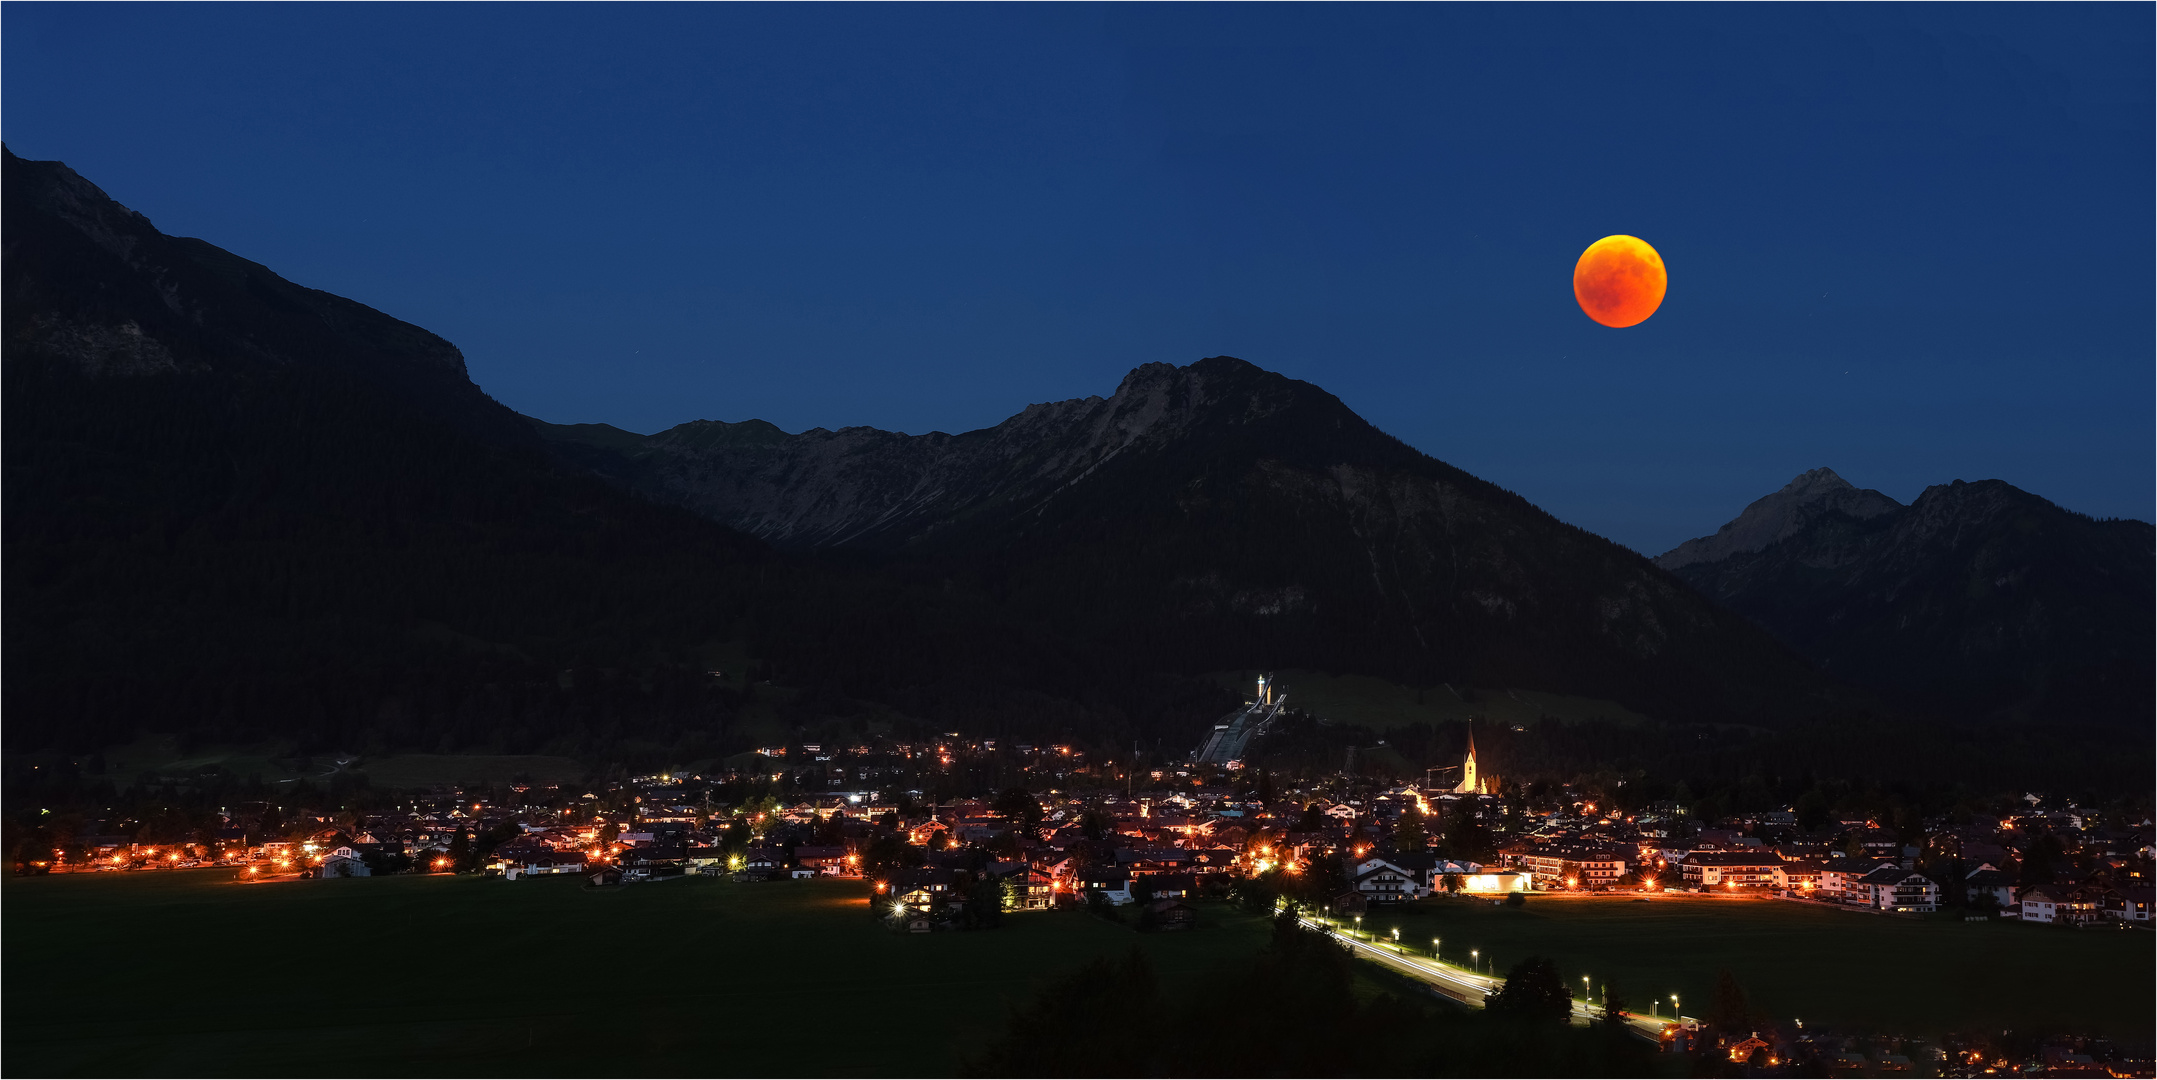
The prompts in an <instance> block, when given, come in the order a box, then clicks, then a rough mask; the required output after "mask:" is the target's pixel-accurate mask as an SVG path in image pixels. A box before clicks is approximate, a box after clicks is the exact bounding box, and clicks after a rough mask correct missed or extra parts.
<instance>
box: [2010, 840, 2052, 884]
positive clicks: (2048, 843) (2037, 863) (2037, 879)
mask: <svg viewBox="0 0 2157 1080" xmlns="http://www.w3.org/2000/svg"><path fill="white" fill-rule="evenodd" d="M2060 853H2061V848H2060V841H2059V839H2058V838H2057V837H2055V836H2053V835H2052V834H2050V833H2046V834H2045V835H2043V836H2040V837H2038V838H2037V839H2036V840H2034V841H2031V843H2030V848H2029V850H2028V851H2026V852H2024V853H2023V855H2022V879H2021V881H2020V882H2019V884H2020V885H2021V886H2022V887H2023V888H2025V889H2027V888H2029V887H2031V886H2033V885H2050V884H2052V875H2053V866H2054V864H2055V863H2056V862H2057V861H2058V859H2059V857H2060Z"/></svg>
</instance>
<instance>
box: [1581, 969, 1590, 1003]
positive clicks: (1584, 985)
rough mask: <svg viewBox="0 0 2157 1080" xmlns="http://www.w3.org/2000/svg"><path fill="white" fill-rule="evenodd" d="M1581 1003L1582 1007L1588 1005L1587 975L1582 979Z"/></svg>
mask: <svg viewBox="0 0 2157 1080" xmlns="http://www.w3.org/2000/svg"><path fill="white" fill-rule="evenodd" d="M1580 1003H1581V1004H1582V1005H1586V1004H1587V1003H1588V977H1587V976H1586V975H1582V976H1581V977H1580Z"/></svg>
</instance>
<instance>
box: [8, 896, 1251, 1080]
mask: <svg viewBox="0 0 2157 1080" xmlns="http://www.w3.org/2000/svg"><path fill="white" fill-rule="evenodd" d="M230 880H231V871H229V870H206V871H176V872H158V873H142V874H132V875H124V876H123V875H120V874H85V875H67V876H60V877H52V878H30V879H10V880H9V881H8V882H7V884H6V886H5V890H6V891H5V900H6V908H7V920H6V946H5V949H6V960H5V978H6V982H7V990H8V992H7V995H6V1005H5V1025H6V1031H7V1035H6V1044H5V1045H6V1049H5V1059H4V1062H0V1067H4V1071H5V1072H6V1073H7V1074H8V1075H11V1076H32V1075H105V1076H110V1075H143V1074H151V1075H235V1074H238V1075H269V1074H277V1075H299V1074H308V1073H313V1074H324V1073H327V1074H346V1075H362V1074H364V1075H400V1074H401V1075H435V1076H441V1075H512V1074H515V1075H530V1074H537V1075H562V1074H566V1073H572V1072H589V1073H593V1074H599V1075H623V1074H629V1073H637V1072H646V1071H652V1070H658V1069H673V1070H677V1071H684V1072H687V1073H688V1074H690V1075H710V1074H734V1075H763V1076H769V1075H815V1076H838V1075H937V1074H943V1075H948V1074H949V1073H950V1072H951V1071H952V1070H953V1069H954V1068H955V1067H956V1066H957V1064H958V1062H959V1061H960V1060H961V1059H963V1058H965V1057H969V1056H971V1055H972V1054H973V1053H974V1052H975V1050H974V1048H975V1047H976V1046H977V1045H979V1043H980V1042H981V1041H983V1040H985V1039H987V1038H989V1037H991V1036H993V1035H994V1034H995V1033H997V1032H998V1031H1000V1030H1001V1028H1002V1024H1003V1020H1004V1016H1005V1013H1006V1010H1007V1008H1008V1007H1009V1005H1010V1004H1011V1003H1013V1002H1014V1001H1019V1000H1024V999H1025V998H1026V997H1028V996H1030V995H1031V994H1032V993H1033V991H1034V989H1035V988H1036V987H1038V986H1039V985H1040V984H1041V983H1043V982H1045V981H1047V980H1049V979H1052V978H1054V977H1056V976H1059V975H1062V974H1063V973H1065V972H1067V971H1070V970H1071V969H1073V968H1075V967H1077V966H1078V965H1080V964H1082V963H1084V962H1085V961H1086V960H1088V959H1090V958H1091V957H1093V956H1096V955H1099V954H1103V953H1108V954H1113V955H1121V954H1122V953H1123V952H1124V951H1126V950H1128V949H1129V948H1131V946H1132V945H1133V944H1137V945H1139V946H1140V947H1141V948H1143V949H1145V950H1146V952H1147V954H1148V955H1149V957H1150V958H1151V959H1152V960H1153V961H1154V965H1155V970H1156V971H1157V972H1158V973H1159V975H1160V977H1161V978H1162V981H1163V983H1164V987H1165V989H1167V990H1168V991H1169V992H1171V993H1178V992H1192V993H1196V992H1199V991H1200V990H1201V989H1202V988H1204V987H1205V986H1206V982H1207V980H1206V978H1205V976H1206V974H1207V973H1208V972H1209V971H1210V970H1212V969H1213V968H1214V967H1215V966H1216V965H1217V964H1220V963H1221V962H1223V961H1227V960H1234V959H1243V958H1246V957H1249V956H1250V955H1251V954H1252V953H1254V952H1255V951H1256V950H1257V949H1258V948H1259V947H1260V946H1261V945H1262V944H1263V943H1264V940H1265V935H1266V929H1267V928H1266V925H1265V921H1264V920H1262V919H1258V918H1254V917H1251V916H1247V915H1240V914H1236V913H1233V912H1231V911H1228V910H1227V909H1225V908H1218V907H1209V909H1208V913H1207V914H1208V918H1209V919H1210V920H1211V921H1212V923H1213V925H1212V926H1211V927H1208V928H1202V929H1200V930H1197V931H1194V932H1191V933H1185V934H1151V935H1140V934H1135V933H1132V932H1131V931H1129V930H1125V929H1122V928H1119V927H1116V926H1113V925H1110V924H1107V923H1103V922H1100V921H1097V920H1095V919H1092V918H1090V917H1088V916H1086V915H1084V914H1080V913H1075V912H1071V913H1054V914H1050V913H1039V912H1037V913H1023V914H1017V915H1012V916H1008V917H1007V918H1006V919H1005V920H1004V926H1003V928H1002V929H999V930H995V931H990V932H981V933H972V934H916V935H905V934H892V933H889V932H887V931H885V930H883V929H882V928H881V927H880V926H879V925H878V924H877V923H876V922H874V921H872V920H871V919H870V918H869V917H868V915H867V913H866V910H865V907H864V900H863V897H864V895H865V893H864V891H863V890H864V886H862V885H860V884H858V883H851V882H831V881H802V882H791V881H789V882H771V883H768V884H758V885H737V884H733V883H728V882H719V881H715V880H709V879H693V880H676V881H666V882H655V883H651V884H643V885H633V886H629V887H627V888H618V889H610V890H605V891H587V890H585V889H584V888H583V879H582V878H578V877H567V878H566V879H563V880H552V881H549V880H537V881H519V882H507V881H502V880H499V879H494V878H478V877H461V878H453V877H391V878H381V879H359V880H343V881H294V882H279V883H273V884H262V885H235V884H230Z"/></svg>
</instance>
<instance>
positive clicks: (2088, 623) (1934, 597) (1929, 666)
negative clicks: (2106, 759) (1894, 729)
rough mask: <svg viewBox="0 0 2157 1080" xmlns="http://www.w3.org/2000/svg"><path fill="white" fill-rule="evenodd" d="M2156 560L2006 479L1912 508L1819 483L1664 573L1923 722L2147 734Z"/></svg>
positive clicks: (2130, 533) (2145, 535)
mask: <svg viewBox="0 0 2157 1080" xmlns="http://www.w3.org/2000/svg"><path fill="white" fill-rule="evenodd" d="M2153 553H2157V537H2153V532H2152V529H2151V526H2150V525H2149V524H2148V523H2147V522H2141V521H2121V520H2113V521H2097V520H2093V519H2091V518H2089V517H2086V516H2084V515H2081V514H2077V513H2074V512H2072V511H2068V510H2063V509H2061V508H2060V507H2058V506H2055V505H2053V504H2052V503H2050V502H2048V501H2046V500H2044V499H2042V498H2040V497H2038V496H2036V495H2032V494H2030V493H2029V492H2027V491H2023V490H2021V489H2019V488H2016V487H2014V486H2013V485H2011V484H2007V483H2005V482H2003V481H1999V480H1983V481H1977V482H1974V483H1964V482H1963V481H1961V480H1957V481H1955V482H1953V483H1951V484H1940V485H1936V486H1934V487H1929V488H1926V489H1925V491H1924V493H1923V494H1921V495H1919V496H1918V497H1917V500H1916V501H1915V502H1912V503H1911V504H1910V505H1909V506H1907V507H1904V506H1900V505H1897V504H1895V503H1894V502H1893V500H1890V499H1888V498H1887V497H1886V496H1884V495H1880V494H1879V493H1878V492H1873V491H1859V490H1858V489H1856V488H1854V487H1852V486H1850V485H1849V484H1848V483H1846V482H1844V481H1842V480H1841V478H1839V477H1836V476H1835V475H1834V474H1833V473H1831V472H1828V471H1827V470H1825V469H1819V470H1815V471H1813V472H1809V473H1806V474H1804V475H1803V476H1800V477H1798V478H1797V479H1796V480H1795V481H1792V482H1791V484H1790V485H1789V486H1788V487H1785V488H1784V489H1783V490H1782V491H1780V492H1777V493H1776V494H1774V495H1770V496H1768V497H1767V498H1764V499H1761V500H1760V501H1758V502H1755V503H1753V504H1752V505H1751V506H1749V507H1747V508H1746V509H1745V512H1744V514H1743V515H1741V516H1740V517H1739V518H1738V519H1737V520H1736V521H1733V522H1731V523H1730V524H1729V525H1725V526H1724V527H1723V528H1722V530H1721V531H1719V532H1717V533H1716V534H1715V535H1714V536H1713V537H1706V538H1703V539H1700V540H1691V541H1687V542H1686V543H1684V544H1681V545H1679V546H1678V547H1677V548H1675V549H1673V550H1672V551H1670V552H1669V553H1667V554H1665V555H1663V556H1662V557H1661V558H1659V559H1657V560H1656V561H1657V562H1658V563H1660V564H1662V565H1664V566H1670V567H1673V568H1674V569H1675V570H1676V572H1677V573H1678V575H1679V576H1681V577H1683V578H1685V579H1686V580H1687V581H1690V582H1692V583H1693V584H1694V585H1696V586H1698V587H1699V588H1700V590H1701V591H1702V592H1704V593H1706V594H1707V595H1709V596H1711V597H1714V598H1715V599H1716V600H1718V601H1719V602H1721V603H1723V604H1725V605H1727V606H1729V607H1730V608H1731V609H1732V610H1734V611H1739V612H1742V613H1744V614H1745V615H1747V616H1749V617H1751V618H1753V619H1754V620H1756V621H1758V622H1759V623H1760V624H1761V625H1762V626H1765V627H1767V628H1768V629H1770V630H1772V631H1773V632H1774V633H1775V634H1776V635H1777V636H1779V637H1781V638H1782V639H1783V640H1784V641H1786V642H1789V643H1790V644H1791V645H1792V646H1793V647H1795V648H1797V649H1798V650H1800V651H1802V652H1804V653H1805V654H1806V655H1808V656H1811V657H1813V658H1814V659H1816V660H1818V661H1819V662H1820V663H1821V664H1823V665H1824V666H1826V667H1827V669H1828V670H1829V671H1830V672H1832V673H1834V674H1836V675H1838V676H1840V677H1842V678H1844V679H1847V680H1849V681H1851V682H1855V683H1858V684H1860V685H1864V686H1869V687H1873V688H1876V689H1878V690H1880V691H1883V692H1886V693H1889V694H1891V695H1892V696H1893V697H1894V698H1895V699H1896V700H1898V701H1900V702H1901V703H1903V704H1904V705H1905V706H1907V707H1911V708H1916V709H1923V710H1928V711H1933V712H1938V713H1946V714H1955V715H1963V716H1971V715H1977V716H2002V717H2020V718H2039V719H2045V720H2050V721H2055V722H2070V721H2072V722H2090V721H2096V722H2103V723H2110V724H2118V725H2133V726H2146V725H2147V724H2148V722H2149V718H2150V715H2151V712H2152V706H2153V704H2157V701H2153V696H2152V685H2153V677H2157V672H2153V670H2152V664H2151V655H2152V651H2153V648H2157V635H2153V632H2152V616H2151V611H2152V606H2153V601H2157V582H2153V576H2152V572H2151V559H2152V555H2153Z"/></svg>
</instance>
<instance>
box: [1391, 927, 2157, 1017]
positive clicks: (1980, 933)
mask: <svg viewBox="0 0 2157 1080" xmlns="http://www.w3.org/2000/svg"><path fill="white" fill-rule="evenodd" d="M1363 925H1364V928H1365V929H1366V930H1375V931H1376V932H1377V933H1378V934H1379V935H1380V936H1382V937H1385V936H1390V935H1391V933H1392V930H1393V928H1394V927H1396V926H1398V927H1400V930H1401V940H1402V942H1403V943H1404V944H1406V945H1408V946H1409V947H1411V948H1417V949H1421V950H1423V954H1424V955H1429V949H1430V943H1431V938H1432V937H1434V936H1435V937H1438V938H1441V939H1443V941H1444V946H1443V948H1444V955H1445V959H1446V960H1448V961H1457V962H1459V963H1462V964H1467V963H1469V962H1470V959H1471V958H1470V956H1469V954H1468V951H1469V950H1470V949H1479V950H1481V951H1482V954H1483V959H1484V960H1485V961H1486V962H1489V961H1493V960H1495V962H1496V965H1497V971H1498V973H1500V974H1503V973H1504V971H1505V970H1506V968H1508V967H1510V966H1511V965H1512V964H1514V963H1517V962H1519V961H1520V960H1521V959H1522V958H1523V957H1525V956H1527V955H1529V954H1530V953H1541V954H1543V955H1546V956H1549V957H1551V958H1552V959H1554V960H1556V961H1557V962H1558V965H1559V968H1560V969H1561V970H1563V971H1565V972H1566V975H1567V978H1568V979H1569V980H1571V981H1572V982H1573V983H1574V986H1575V992H1576V993H1578V983H1579V979H1580V976H1582V975H1589V976H1592V977H1593V978H1594V980H1595V982H1596V985H1597V986H1599V987H1600V986H1601V985H1602V984H1603V983H1605V982H1613V983H1615V984H1616V985H1617V986H1618V987H1619V988H1620V992H1621V994H1623V995H1624V996H1626V997H1628V998H1630V999H1631V1001H1632V1002H1633V1004H1634V1007H1635V1008H1636V1009H1638V1010H1640V1011H1643V1012H1645V1011H1646V1010H1647V1008H1648V1004H1649V999H1650V998H1653V999H1654V1000H1655V1001H1656V1002H1658V1003H1660V1007H1661V1009H1662V1011H1663V1014H1664V1015H1666V1016H1667V1015H1669V1010H1670V995H1672V994H1677V995H1678V996H1679V999H1680V1002H1681V1003H1682V1005H1683V1007H1684V1011H1685V1014H1686V1015H1688V1016H1699V1015H1702V1014H1704V1013H1706V1012H1707V1010H1708V1007H1709V1003H1710V995H1711V994H1712V992H1713V990H1714V987H1715V976H1716V972H1718V971H1720V970H1724V969H1727V970H1729V971H1730V973H1731V974H1732V975H1734V976H1736V977H1737V980H1738V983H1739V985H1741V986H1742V987H1744V989H1745V991H1746V994H1747V995H1748V997H1749V998H1750V999H1751V1003H1752V1005H1753V1007H1754V1008H1755V1009H1757V1010H1759V1011H1760V1012H1762V1013H1764V1014H1765V1015H1766V1016H1767V1018H1768V1019H1769V1020H1770V1021H1773V1022H1777V1023H1781V1024H1788V1023H1789V1022H1790V1021H1791V1020H1793V1019H1802V1020H1804V1021H1805V1023H1806V1025H1807V1026H1808V1027H1813V1026H1819V1027H1835V1028H1841V1029H1849V1030H1871V1031H1880V1032H1902V1033H1907V1034H1927V1033H1939V1032H1943V1031H1949V1030H1971V1029H1974V1028H1979V1027H1986V1026H1999V1027H2010V1026H2011V1027H2017V1028H2027V1027H2051V1028H2058V1029H2062V1030H2072V1031H2091V1030H2096V1031H2100V1032H2103V1033H2105V1034H2109V1035H2114V1036H2119V1037H2125V1038H2131V1039H2132V1040H2134V1041H2135V1042H2138V1043H2139V1042H2147V1041H2148V1040H2149V1037H2150V1030H2151V1019H2150V1018H2151V1016H2152V1015H2153V1014H2157V990H2153V987H2152V983H2151V972H2152V970H2153V968H2157V934H2151V933H2148V932H2144V931H2122V930H2102V929H2098V930H2067V929H2064V928H2060V927H2051V926H2037V925H2023V924H2020V923H2009V922H1988V923H1963V922H1952V921H1933V920H1922V921H1921V920H1914V919H1896V918H1888V917H1885V916H1879V915H1865V914H1861V913H1856V912H1845V911H1833V910H1828V909H1825V908H1819V907H1811V906H1807V905H1801V904H1791V903H1782V902H1777V901H1765V900H1704V899H1696V898H1686V899H1680V898H1674V897H1663V898H1658V899H1655V900H1652V901H1648V902H1645V903H1641V902H1635V901H1632V900H1626V899H1603V898H1596V899H1581V898H1561V897H1553V896H1537V897H1534V898H1532V899H1531V900H1529V902H1528V905H1527V906H1526V907H1524V908H1506V907H1493V906H1491V905H1490V904H1489V902H1488V901H1456V900H1444V899H1434V900H1426V901H1421V902H1419V903H1415V904H1407V905H1402V906H1400V907H1397V908H1392V909H1374V910H1373V911H1372V912H1371V914H1369V915H1368V916H1366V917H1365V918H1364V921H1363Z"/></svg>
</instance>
